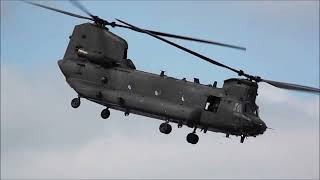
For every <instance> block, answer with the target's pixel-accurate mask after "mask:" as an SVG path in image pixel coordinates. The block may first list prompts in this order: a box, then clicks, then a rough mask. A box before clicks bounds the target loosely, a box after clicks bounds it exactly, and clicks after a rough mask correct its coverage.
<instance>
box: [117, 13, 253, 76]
mask: <svg viewBox="0 0 320 180" xmlns="http://www.w3.org/2000/svg"><path fill="white" fill-rule="evenodd" d="M116 20H117V21H119V22H121V23H123V24H126V25H128V26H130V27H131V28H133V29H135V30H136V31H141V32H144V33H146V34H148V35H150V36H152V37H154V38H156V39H159V40H161V41H163V42H166V43H168V44H170V45H172V46H174V47H176V48H178V49H181V50H183V51H185V52H187V53H189V54H192V55H194V56H197V57H199V58H201V59H203V60H205V61H207V62H209V63H211V64H214V65H217V66H220V67H224V68H227V69H229V70H231V71H233V72H236V73H238V74H239V75H242V76H245V77H248V78H249V77H250V78H251V77H252V76H250V75H248V74H245V73H244V72H243V71H241V70H236V69H234V68H232V67H229V66H226V65H224V64H221V63H219V62H217V61H215V60H213V59H210V58H208V57H206V56H204V55H201V54H199V53H197V52H195V51H192V50H190V49H187V48H185V47H182V46H180V45H178V44H176V43H174V42H171V41H169V40H167V39H164V38H162V37H159V36H157V35H155V34H152V33H151V32H149V31H146V30H143V29H140V28H138V27H136V26H133V25H131V24H129V23H126V22H124V21H121V20H119V19H116Z"/></svg>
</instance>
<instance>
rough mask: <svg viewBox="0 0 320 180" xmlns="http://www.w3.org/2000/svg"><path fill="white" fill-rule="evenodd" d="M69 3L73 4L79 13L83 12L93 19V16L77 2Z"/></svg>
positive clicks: (76, 0) (75, 0)
mask: <svg viewBox="0 0 320 180" xmlns="http://www.w3.org/2000/svg"><path fill="white" fill-rule="evenodd" d="M69 1H70V2H71V4H73V5H74V6H76V7H77V8H79V9H80V10H81V11H83V12H84V13H86V14H87V15H89V16H91V17H92V18H93V17H94V15H92V14H91V13H90V12H89V10H88V9H87V8H85V7H84V6H83V5H82V4H81V3H80V2H79V1H78V0H69Z"/></svg>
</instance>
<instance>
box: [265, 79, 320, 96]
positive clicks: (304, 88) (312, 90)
mask: <svg viewBox="0 0 320 180" xmlns="http://www.w3.org/2000/svg"><path fill="white" fill-rule="evenodd" d="M261 81H262V82H266V83H268V84H270V85H272V86H275V87H278V88H281V89H288V90H295V91H303V92H309V93H320V89H318V88H313V87H308V86H302V85H298V84H291V83H285V82H278V81H271V80H265V79H261Z"/></svg>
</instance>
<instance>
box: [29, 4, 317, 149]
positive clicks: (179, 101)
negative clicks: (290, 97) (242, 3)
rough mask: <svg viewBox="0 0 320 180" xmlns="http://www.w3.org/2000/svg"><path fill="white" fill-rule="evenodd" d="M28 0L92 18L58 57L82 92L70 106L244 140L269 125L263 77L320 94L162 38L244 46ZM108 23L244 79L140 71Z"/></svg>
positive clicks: (163, 128) (192, 137) (164, 129)
mask: <svg viewBox="0 0 320 180" xmlns="http://www.w3.org/2000/svg"><path fill="white" fill-rule="evenodd" d="M24 2H26V3H28V4H32V5H35V6H38V7H41V8H45V9H49V10H52V11H56V12H59V13H63V14H66V15H69V16H73V17H76V18H81V19H85V20H90V21H93V23H84V24H80V25H76V26H75V27H74V30H73V33H72V35H71V36H70V37H69V38H70V41H69V44H68V47H67V50H66V52H65V54H64V57H63V59H61V60H59V61H58V65H59V68H60V69H61V71H62V73H63V75H64V76H65V78H66V81H67V83H68V84H69V85H70V87H71V88H73V89H74V90H75V91H76V93H77V94H78V97H76V98H74V99H73V100H72V101H71V106H72V107H73V108H78V107H79V106H80V99H81V98H84V99H87V100H89V101H92V102H95V103H98V104H101V105H103V106H105V107H106V108H105V109H103V110H102V111H101V117H102V118H103V119H107V118H108V117H109V116H110V111H109V109H115V110H119V111H123V112H124V113H125V115H126V116H127V115H129V113H133V114H138V115H142V116H147V117H151V118H156V119H160V120H164V121H165V122H164V123H162V124H161V125H160V127H159V130H160V132H161V133H164V134H169V133H170V132H171V130H172V127H171V125H170V122H171V123H177V124H178V128H181V127H182V126H183V125H186V126H188V127H190V128H193V131H192V132H191V133H189V134H188V135H187V137H186V139H187V141H188V142H189V143H191V144H196V143H197V142H198V141H199V137H198V135H197V134H196V130H197V129H201V131H203V132H204V133H206V132H207V131H208V130H209V131H212V132H220V133H224V134H226V137H229V135H235V136H241V138H240V142H241V143H243V142H244V140H245V138H246V137H250V136H252V137H256V136H257V135H262V134H263V133H264V132H265V131H266V129H267V126H266V124H265V123H264V122H263V121H262V120H261V119H260V117H259V107H258V106H257V104H256V102H255V100H256V96H257V95H258V94H257V90H258V83H259V82H265V83H268V84H270V85H272V86H275V87H278V88H282V89H288V90H296V91H303V92H308V93H316V94H318V93H320V89H318V88H312V87H307V86H302V85H296V84H290V83H284V82H278V81H272V80H267V79H264V78H261V77H259V76H253V75H250V74H247V73H245V72H244V71H243V70H237V69H235V68H232V67H229V66H227V65H224V64H222V63H220V62H217V61H215V60H213V59H211V58H209V57H206V56H204V55H201V54H199V53H197V52H195V51H192V50H190V49H187V48H185V47H182V46H180V45H178V44H176V43H174V42H171V41H169V40H167V39H164V38H163V37H170V38H178V39H184V40H191V41H196V42H202V43H208V44H215V45H219V46H224V47H229V48H235V49H240V50H245V48H243V47H239V46H234V45H229V44H224V43H219V42H213V41H207V40H202V39H195V38H191V37H185V36H180V35H174V34H169V33H163V32H158V31H152V30H146V29H141V28H139V27H137V26H134V25H131V24H129V23H127V22H124V21H122V20H119V19H117V21H118V22H120V23H121V24H118V23H116V22H109V21H107V20H104V19H101V18H99V17H98V16H95V15H93V14H91V13H90V12H89V11H88V10H87V9H86V8H85V7H84V6H82V4H80V2H78V1H70V2H71V3H72V4H73V5H75V6H76V7H77V8H79V9H80V10H82V11H83V12H84V13H86V14H87V15H88V16H89V17H86V16H81V15H77V14H74V13H70V12H67V11H62V10H59V9H56V8H52V7H48V6H44V5H42V4H38V3H34V2H29V1H24ZM107 26H110V27H112V28H116V27H120V28H126V29H129V30H133V31H135V32H139V33H144V34H147V35H149V36H152V37H154V38H156V39H158V40H160V41H163V42H165V43H167V44H169V45H171V46H174V47H176V48H178V49H181V50H183V51H185V52H187V53H190V54H192V55H194V56H196V57H198V58H200V59H202V60H205V61H207V62H209V63H211V64H213V65H216V66H220V67H223V68H226V69H228V70H230V71H233V72H235V73H236V74H237V75H238V76H242V77H244V78H232V79H227V80H225V81H224V84H223V87H222V88H217V86H216V85H217V82H216V81H215V82H214V83H213V84H210V85H203V84H200V82H199V79H196V78H195V79H194V82H189V81H187V80H186V79H185V78H183V79H175V78H172V77H168V76H166V75H165V74H164V72H163V71H162V72H161V73H160V74H159V75H158V74H152V73H148V72H143V71H139V70H136V68H135V65H134V63H133V62H132V61H131V60H130V59H128V57H127V50H128V44H127V42H126V41H125V40H124V39H123V38H121V37H119V36H117V35H116V34H114V33H112V32H110V31H109V29H108V28H107Z"/></svg>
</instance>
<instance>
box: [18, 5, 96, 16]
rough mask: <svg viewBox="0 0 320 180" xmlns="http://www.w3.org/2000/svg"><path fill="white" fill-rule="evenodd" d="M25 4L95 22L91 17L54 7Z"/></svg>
mask: <svg viewBox="0 0 320 180" xmlns="http://www.w3.org/2000/svg"><path fill="white" fill-rule="evenodd" d="M23 2H25V3H28V4H31V5H34V6H38V7H41V8H45V9H49V10H52V11H56V12H59V13H62V14H66V15H69V16H73V17H76V18H81V19H87V20H91V21H94V19H92V18H89V17H85V16H81V15H78V14H74V13H70V12H67V11H62V10H60V9H56V8H52V7H49V6H45V5H42V4H38V3H34V2H29V1H23Z"/></svg>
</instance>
